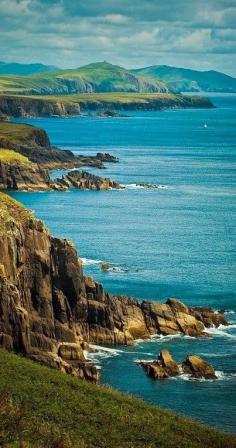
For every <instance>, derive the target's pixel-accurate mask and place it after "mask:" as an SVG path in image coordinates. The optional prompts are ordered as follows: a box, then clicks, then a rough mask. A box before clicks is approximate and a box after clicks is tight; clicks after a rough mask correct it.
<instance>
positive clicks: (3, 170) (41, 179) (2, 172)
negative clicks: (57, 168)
mask: <svg viewBox="0 0 236 448" xmlns="http://www.w3.org/2000/svg"><path fill="white" fill-rule="evenodd" d="M0 151H1V150H0ZM49 185H50V177H49V174H48V171H47V170H46V169H44V168H41V167H40V166H39V165H37V164H34V163H31V164H27V165H26V164H20V163H19V162H11V163H7V162H5V163H4V162H1V161H0V189H1V190H7V189H8V190H48V189H49Z"/></svg>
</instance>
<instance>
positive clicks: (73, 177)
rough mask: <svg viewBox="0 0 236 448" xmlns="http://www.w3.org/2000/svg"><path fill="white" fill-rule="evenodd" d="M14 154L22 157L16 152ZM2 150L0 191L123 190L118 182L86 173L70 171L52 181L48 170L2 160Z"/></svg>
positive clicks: (15, 161)
mask: <svg viewBox="0 0 236 448" xmlns="http://www.w3.org/2000/svg"><path fill="white" fill-rule="evenodd" d="M10 152H12V153H13V154H16V155H20V154H18V153H15V152H14V151H8V153H10ZM1 154H2V152H1V149H0V189H1V190H24V191H45V190H46V191H49V190H57V191H66V190H69V189H71V188H78V189H79V190H109V189H111V188H116V189H117V188H121V186H120V184H119V183H118V182H115V181H113V180H112V179H110V178H103V177H100V176H94V175H93V174H91V173H88V172H86V171H69V172H68V174H66V175H64V176H62V177H61V178H57V179H55V180H51V179H50V176H49V172H48V170H47V169H45V168H42V167H41V166H40V165H38V164H36V163H32V162H29V163H27V164H25V163H20V161H18V160H11V161H10V162H9V161H7V160H5V161H4V160H3V161H2V160H1Z"/></svg>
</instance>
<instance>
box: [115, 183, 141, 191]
mask: <svg viewBox="0 0 236 448" xmlns="http://www.w3.org/2000/svg"><path fill="white" fill-rule="evenodd" d="M121 187H124V188H126V189H127V190H143V189H144V186H142V185H139V184H121Z"/></svg>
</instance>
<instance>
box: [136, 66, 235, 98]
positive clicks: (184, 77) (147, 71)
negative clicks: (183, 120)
mask: <svg viewBox="0 0 236 448" xmlns="http://www.w3.org/2000/svg"><path fill="white" fill-rule="evenodd" d="M132 73H134V74H135V75H137V76H140V75H141V76H146V77H148V78H149V79H150V80H152V81H153V80H154V79H156V80H159V81H163V82H165V83H167V84H168V86H169V87H170V89H172V90H174V91H178V92H180V91H181V92H187V91H189V92H196V91H205V92H236V78H233V77H231V76H228V75H225V74H224V73H220V72H217V71H214V70H210V71H198V70H189V69H185V68H177V67H170V66H168V65H153V66H151V67H145V68H140V69H136V70H132Z"/></svg>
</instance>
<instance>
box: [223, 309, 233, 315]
mask: <svg viewBox="0 0 236 448" xmlns="http://www.w3.org/2000/svg"><path fill="white" fill-rule="evenodd" d="M224 314H235V311H233V310H226V311H225V312H224Z"/></svg>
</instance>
